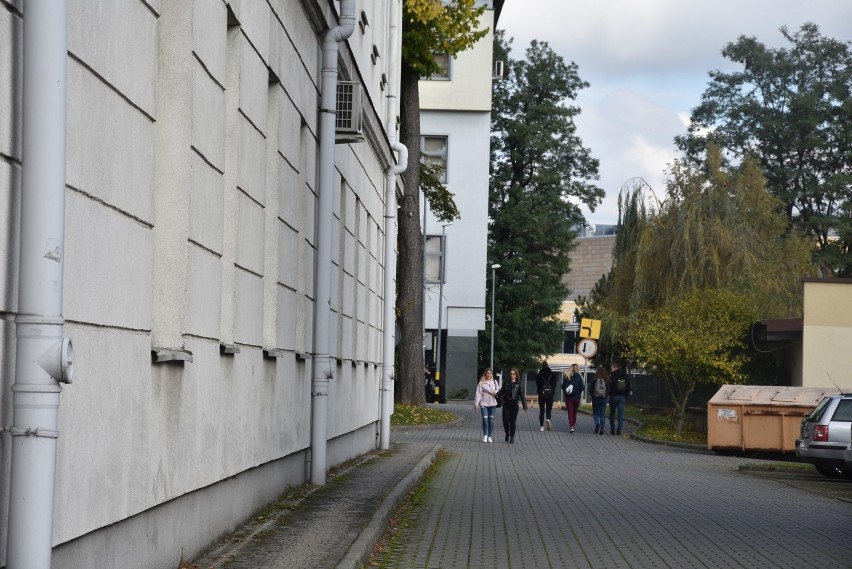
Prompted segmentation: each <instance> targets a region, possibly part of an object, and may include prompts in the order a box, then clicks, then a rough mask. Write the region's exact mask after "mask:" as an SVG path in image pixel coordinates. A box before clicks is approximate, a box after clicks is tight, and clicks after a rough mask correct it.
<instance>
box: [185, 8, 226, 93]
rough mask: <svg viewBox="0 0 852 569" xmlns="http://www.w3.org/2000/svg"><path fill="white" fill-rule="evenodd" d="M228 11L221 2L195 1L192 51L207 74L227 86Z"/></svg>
mask: <svg viewBox="0 0 852 569" xmlns="http://www.w3.org/2000/svg"><path fill="white" fill-rule="evenodd" d="M227 25H228V11H227V8H226V7H225V3H224V2H222V1H221V0H195V4H194V5H193V11H192V40H193V41H192V50H193V51H194V52H195V55H196V56H197V57H198V59H200V60H201V62H202V63H203V64H204V67H206V68H207V72H208V73H209V74H210V75H211V76H212V77H213V79H215V80H216V81H218V82H219V84H220V85H224V84H225V61H226V57H225V52H226V50H225V46H226V41H225V39H226V38H227V31H226V29H227Z"/></svg>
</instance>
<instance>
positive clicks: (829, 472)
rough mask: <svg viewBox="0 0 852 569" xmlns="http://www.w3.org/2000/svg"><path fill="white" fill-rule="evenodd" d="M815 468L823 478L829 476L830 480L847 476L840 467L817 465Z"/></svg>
mask: <svg viewBox="0 0 852 569" xmlns="http://www.w3.org/2000/svg"><path fill="white" fill-rule="evenodd" d="M814 467H815V468H816V469H817V472H819V473H820V474H822V475H823V476H828V477H829V478H842V477H843V476H844V475H845V471H844V470H843V469H842V468H840V467H839V466H828V465H825V464H815V465H814Z"/></svg>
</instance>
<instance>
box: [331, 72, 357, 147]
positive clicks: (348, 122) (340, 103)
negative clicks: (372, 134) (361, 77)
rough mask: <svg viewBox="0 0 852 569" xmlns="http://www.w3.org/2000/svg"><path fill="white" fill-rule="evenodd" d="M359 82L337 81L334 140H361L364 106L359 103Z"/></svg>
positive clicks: (345, 141)
mask: <svg viewBox="0 0 852 569" xmlns="http://www.w3.org/2000/svg"><path fill="white" fill-rule="evenodd" d="M361 95H362V94H361V84H360V83H356V82H355V81H338V82H337V119H336V122H335V128H334V134H335V137H334V138H335V142H337V143H341V144H342V143H350V142H362V141H363V140H364V133H363V130H362V120H363V116H364V108H363V106H362V105H361Z"/></svg>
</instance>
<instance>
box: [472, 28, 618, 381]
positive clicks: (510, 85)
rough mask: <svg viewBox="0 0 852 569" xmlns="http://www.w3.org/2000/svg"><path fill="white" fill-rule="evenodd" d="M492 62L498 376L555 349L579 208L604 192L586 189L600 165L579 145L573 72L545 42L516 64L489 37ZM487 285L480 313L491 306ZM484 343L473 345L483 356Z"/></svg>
mask: <svg viewBox="0 0 852 569" xmlns="http://www.w3.org/2000/svg"><path fill="white" fill-rule="evenodd" d="M494 51H495V56H496V57H497V58H499V59H501V60H503V61H505V62H506V66H505V69H507V70H508V75H507V77H506V78H505V79H504V80H503V81H497V82H495V84H494V87H493V91H492V110H491V133H492V134H491V179H490V182H489V195H488V215H489V217H490V219H491V224H490V225H489V227H488V262H489V265H490V264H493V263H498V264H500V268H499V269H498V270H497V272H496V280H497V291H498V293H497V296H496V298H495V299H494V300H495V305H496V307H497V308H496V313H497V314H498V315H499V317H498V318H497V320H496V322H497V331H496V334H495V359H496V362H497V365H498V367H502V366H508V365H514V366H521V367H537V365H536V364H537V363H538V359H539V358H540V357H541V355H543V354H548V353H553V352H555V351H556V350H557V347H558V345H559V340H560V339H561V338H562V333H561V331H560V330H559V328H558V324H557V321H556V316H557V315H558V314H559V311H560V309H561V306H562V302H563V301H564V300H565V298H566V297H567V296H568V289H567V287H566V286H565V284H564V283H563V281H562V279H563V277H564V275H565V274H566V273H568V271H569V270H570V258H569V253H570V251H571V248H572V247H573V244H574V241H575V238H576V229H577V227H579V226H580V225H581V224H582V223H583V221H584V220H583V215H582V212H581V211H580V208H579V206H578V205H577V204H578V203H580V202H582V203H585V204H586V205H588V206H589V208H590V209H591V210H594V208H595V207H596V205H597V204H598V203H600V200H601V198H602V197H603V190H602V189H601V188H599V187H598V186H596V185H595V184H594V183H593V180H596V179H597V177H598V161H597V160H596V159H595V158H593V157H592V155H591V151H590V150H589V149H588V148H586V147H585V146H584V145H583V141H582V139H581V138H580V137H579V136H578V134H577V127H576V124H575V122H574V120H575V118H576V117H577V115H578V114H579V113H580V108H579V107H577V106H575V105H572V104H571V101H573V100H574V99H576V97H577V94H578V93H579V91H580V90H581V89H584V88H586V87H588V86H589V84H588V83H587V82H585V81H583V80H582V79H581V78H580V76H579V71H578V67H577V65H576V64H575V63H566V62H565V61H564V60H563V59H562V57H560V56H559V55H558V54H556V53H555V52H554V51H553V50H552V49H551V48H550V46H549V45H548V44H547V43H546V42H539V41H535V40H533V41H532V42H530V45H529V47H528V48H527V49H526V51H525V52H524V58H523V59H513V58H511V57H510V43H509V42H507V41H506V40H505V39H504V34H503V33H502V32H497V33H496V34H495V47H494ZM492 284H493V282H492V279H488V286H489V290H488V292H487V298H486V305H490V303H491V302H492V294H493V291H492V290H491V286H492ZM489 343H490V334H488V333H487V332H486V334H482V335H481V336H480V351H481V352H482V353H485V352H486V351H487V348H486V346H488V345H489Z"/></svg>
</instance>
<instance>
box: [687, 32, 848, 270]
mask: <svg viewBox="0 0 852 569" xmlns="http://www.w3.org/2000/svg"><path fill="white" fill-rule="evenodd" d="M781 34H782V35H783V36H784V38H785V39H786V40H787V41H788V42H789V43H790V44H791V46H790V48H778V49H772V48H768V47H766V46H765V45H764V44H763V43H761V42H759V41H757V39H756V38H754V37H745V36H740V38H739V39H738V40H737V41H736V42H733V43H729V44H728V45H726V46H725V48H724V49H723V50H722V54H723V55H724V56H725V57H726V58H728V59H730V60H731V61H734V62H737V63H741V64H742V66H743V68H742V70H740V71H736V72H733V73H722V72H721V71H713V72H711V73H710V83H709V85H708V87H707V89H706V91H705V92H704V94H703V95H702V97H701V104H700V105H699V106H698V107H696V108H695V109H693V111H692V116H691V122H692V124H691V126H690V127H689V130H688V132H687V134H686V135H684V136H681V137H678V138H676V139H675V142H676V144H677V145H678V146H679V147H680V148H681V149H682V150H683V151H685V152H686V154H687V155H688V156H690V157H692V158H694V159H696V160H700V159H701V157H702V156H703V154H704V152H705V151H706V149H707V145H708V143H711V142H712V143H715V144H717V145H719V146H721V147H723V148H725V149H726V150H727V151H729V153H730V158H732V159H735V160H736V159H741V158H743V157H746V156H753V157H755V158H757V159H758V160H759V162H760V165H761V168H762V169H763V172H764V174H765V176H766V181H767V186H768V188H769V191H770V192H772V194H774V195H775V196H777V197H778V198H779V199H780V200H781V207H782V208H783V211H784V212H785V214H786V216H787V219H788V222H789V224H790V226H791V227H796V228H799V229H800V230H802V231H803V232H804V233H805V234H806V235H808V236H809V237H811V238H812V239H813V241H814V243H815V247H814V249H815V259H816V260H817V262H818V263H819V264H820V265H821V266H822V267H823V268H824V269H825V270H827V271H828V272H829V273H830V274H834V275H837V276H849V275H852V256H850V246H852V51H850V43H849V42H841V41H838V40H834V39H831V38H827V37H824V36H822V35H820V33H819V28H818V26H816V25H814V24H810V23H809V24H805V25H803V26H802V27H801V28H800V29H799V31H798V32H796V33H795V34H792V33H790V32H789V31H788V29H787V28H786V27H782V28H781Z"/></svg>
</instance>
